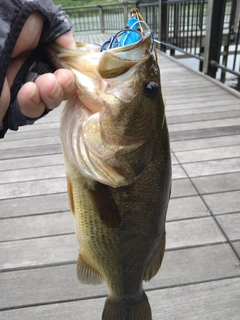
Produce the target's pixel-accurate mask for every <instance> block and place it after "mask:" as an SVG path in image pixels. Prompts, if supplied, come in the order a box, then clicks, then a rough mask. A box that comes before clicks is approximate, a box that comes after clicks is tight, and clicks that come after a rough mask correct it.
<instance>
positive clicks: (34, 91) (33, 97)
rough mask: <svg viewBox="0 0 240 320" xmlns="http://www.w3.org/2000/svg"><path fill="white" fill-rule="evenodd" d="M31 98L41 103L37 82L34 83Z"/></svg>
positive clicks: (34, 101) (36, 102)
mask: <svg viewBox="0 0 240 320" xmlns="http://www.w3.org/2000/svg"><path fill="white" fill-rule="evenodd" d="M30 99H31V100H32V102H33V103H35V104H39V103H40V102H41V99H40V96H39V94H38V88H37V85H36V84H35V83H33V84H32V91H31V94H30Z"/></svg>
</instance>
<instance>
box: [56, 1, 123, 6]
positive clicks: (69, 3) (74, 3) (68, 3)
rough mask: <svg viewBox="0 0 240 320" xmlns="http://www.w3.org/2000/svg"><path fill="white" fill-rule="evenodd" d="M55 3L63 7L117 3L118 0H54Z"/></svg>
mask: <svg viewBox="0 0 240 320" xmlns="http://www.w3.org/2000/svg"><path fill="white" fill-rule="evenodd" d="M52 1H53V2H54V3H55V4H61V5H62V7H63V8H64V7H73V6H74V7H77V6H89V5H95V4H108V3H116V2H118V0H52Z"/></svg>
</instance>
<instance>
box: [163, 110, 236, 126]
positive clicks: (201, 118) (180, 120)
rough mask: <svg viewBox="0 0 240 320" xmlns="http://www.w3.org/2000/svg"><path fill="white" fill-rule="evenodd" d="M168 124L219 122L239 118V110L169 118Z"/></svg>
mask: <svg viewBox="0 0 240 320" xmlns="http://www.w3.org/2000/svg"><path fill="white" fill-rule="evenodd" d="M167 116H168V118H167V120H168V124H175V123H188V122H195V121H204V120H219V119H226V118H228V119H230V118H236V117H238V118H239V116H240V110H233V111H225V112H211V113H210V112H208V113H201V114H188V115H187V114H185V115H181V116H180V115H178V116H169V114H168V115H167Z"/></svg>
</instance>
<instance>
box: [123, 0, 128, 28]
mask: <svg viewBox="0 0 240 320" xmlns="http://www.w3.org/2000/svg"><path fill="white" fill-rule="evenodd" d="M123 14H124V26H126V25H127V23H128V20H129V13H128V3H127V2H124V3H123Z"/></svg>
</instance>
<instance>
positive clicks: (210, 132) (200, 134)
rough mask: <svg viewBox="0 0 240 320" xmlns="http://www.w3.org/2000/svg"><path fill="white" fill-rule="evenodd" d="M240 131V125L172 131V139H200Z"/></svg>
mask: <svg viewBox="0 0 240 320" xmlns="http://www.w3.org/2000/svg"><path fill="white" fill-rule="evenodd" d="M239 133H240V126H228V127H217V128H208V129H197V130H196V129H194V130H191V131H189V130H182V131H175V132H170V140H171V141H179V140H189V139H199V138H207V137H222V136H227V135H234V134H239Z"/></svg>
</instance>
